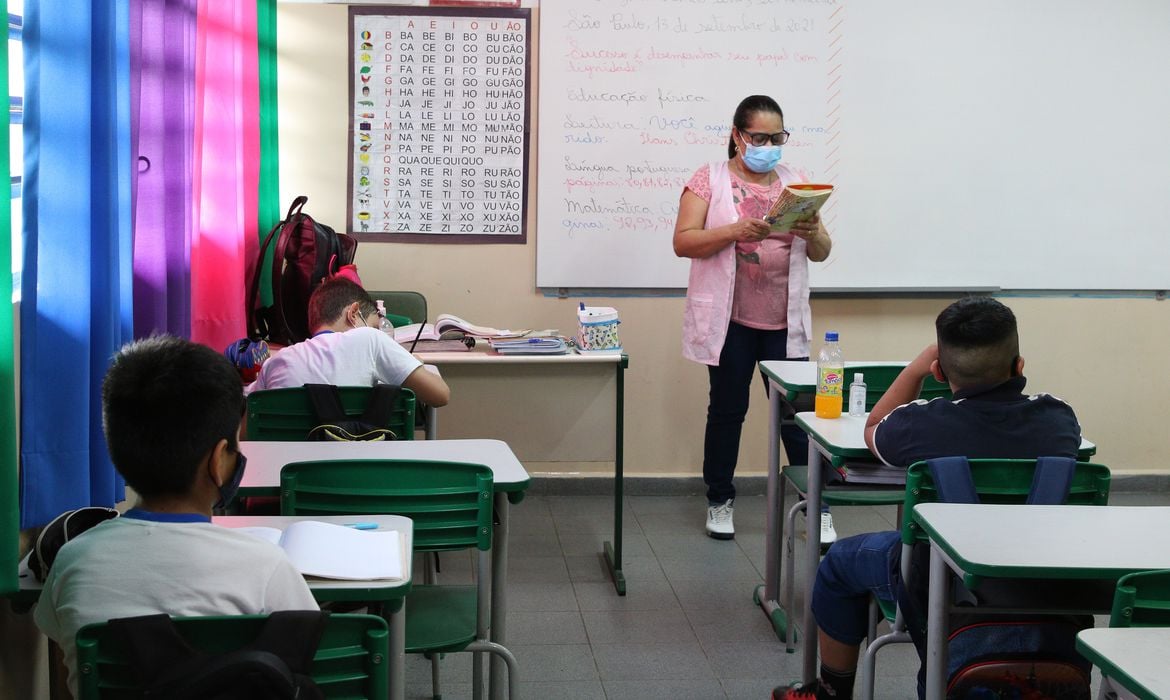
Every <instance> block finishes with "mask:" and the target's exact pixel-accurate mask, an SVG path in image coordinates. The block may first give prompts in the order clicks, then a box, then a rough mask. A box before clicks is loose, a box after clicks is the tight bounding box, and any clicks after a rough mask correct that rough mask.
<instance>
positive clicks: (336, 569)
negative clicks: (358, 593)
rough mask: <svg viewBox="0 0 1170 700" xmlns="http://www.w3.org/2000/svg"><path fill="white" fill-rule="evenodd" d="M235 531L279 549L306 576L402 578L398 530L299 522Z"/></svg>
mask: <svg viewBox="0 0 1170 700" xmlns="http://www.w3.org/2000/svg"><path fill="white" fill-rule="evenodd" d="M236 530H238V531H239V532H246V533H248V534H249V535H253V536H255V537H259V538H260V539H263V540H268V541H269V542H271V543H273V544H275V545H276V546H278V547H280V548H281V549H283V550H284V552H285V554H286V555H287V556H288V559H289V561H290V562H292V565H293V566H294V567H296V569H297V571H300V572H301V573H302V574H304V575H305V576H317V577H320V578H332V579H342V580H348V581H364V580H371V579H387V580H403V579H404V578H405V571H406V556H405V555H406V552H405V543H404V541H403V540H404V538H403V535H402V533H401V532H399V531H397V530H355V529H354V528H351V527H346V526H344V525H334V524H332V523H323V522H319V521H316V520H299V521H297V522H295V523H292V524H290V525H289V526H288V527H286V528H285V529H284V530H279V529H277V528H274V527H240V528H236Z"/></svg>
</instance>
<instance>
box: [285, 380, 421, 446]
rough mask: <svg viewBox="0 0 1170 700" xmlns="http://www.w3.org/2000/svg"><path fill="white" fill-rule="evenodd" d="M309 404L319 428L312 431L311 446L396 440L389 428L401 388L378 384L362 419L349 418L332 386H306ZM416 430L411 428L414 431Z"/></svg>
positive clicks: (316, 427)
mask: <svg viewBox="0 0 1170 700" xmlns="http://www.w3.org/2000/svg"><path fill="white" fill-rule="evenodd" d="M305 390H306V391H308V392H309V400H310V401H312V403H313V413H314V414H316V417H317V425H316V426H315V427H314V428H313V429H312V430H310V431H309V435H308V438H309V440H310V441H312V442H327V441H330V440H336V441H342V442H352V441H372V440H394V439H396V438H397V436H396V435H395V434H394V431H393V430H390V429H389V428H387V427H386V426H387V425H389V424H390V417H391V415H392V414H393V412H394V402H395V401H397V399H398V392H399V391H400V390H401V387H397V386H391V385H389V384H376V385H374V388H373V390H372V391H371V392H370V399H369V402H368V403H367V404H366V407H365V410H363V411H362V415H361V416H360V417H359V418H356V419H354V418H350V417H349V416H347V415H346V414H345V408H344V407H343V406H342V404H341V391H340V390H339V389H338V388H337V387H336V386H334V385H332V384H306V385H305ZM413 428H414V426H408V429H413Z"/></svg>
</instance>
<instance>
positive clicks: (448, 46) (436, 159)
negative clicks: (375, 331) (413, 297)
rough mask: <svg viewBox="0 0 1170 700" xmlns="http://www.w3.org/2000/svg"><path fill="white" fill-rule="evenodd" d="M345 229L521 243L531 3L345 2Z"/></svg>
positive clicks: (423, 239) (386, 237)
mask: <svg viewBox="0 0 1170 700" xmlns="http://www.w3.org/2000/svg"><path fill="white" fill-rule="evenodd" d="M349 19H350V23H349V25H350V26H349V30H350V31H349V66H350V71H349V75H350V90H349V101H350V103H349V107H350V128H349V202H348V219H347V220H348V223H349V226H348V232H349V233H351V234H353V235H355V236H357V237H358V238H359V239H360V240H367V241H408V242H414V243H456V242H457V243H468V242H490V243H524V242H525V241H526V238H527V231H526V226H525V220H526V213H527V204H528V173H527V165H528V128H529V125H528V112H529V109H528V108H529V97H528V61H529V46H530V44H531V21H530V20H531V11H530V10H528V9H481V10H472V9H463V8H427V9H423V8H414V7H411V8H393V7H374V8H361V7H351V8H350V9H349Z"/></svg>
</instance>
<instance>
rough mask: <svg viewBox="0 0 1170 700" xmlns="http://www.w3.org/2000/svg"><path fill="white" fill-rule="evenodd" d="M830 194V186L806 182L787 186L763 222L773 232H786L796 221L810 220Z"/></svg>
mask: <svg viewBox="0 0 1170 700" xmlns="http://www.w3.org/2000/svg"><path fill="white" fill-rule="evenodd" d="M831 194H833V186H832V185H818V184H813V183H808V182H802V183H797V184H794V185H788V186H786V187H785V188H784V191H783V192H781V193H780V196H779V197H778V198H777V199H776V203H775V204H773V205H772V208H771V209H769V210H768V213H767V214H766V215H764V221H767V222H768V224H769V225H770V226H771V227H772V230H773V231H788V230H790V229H791V228H792V225H793V224H794V223H796V222H797V221H805V220H807V219H811V218H812V217H813V215H815V214H816V213H817V212H818V211H820V210H821V207H822V206H823V205H824V203H825V200H827V199H828V198H829V195H831Z"/></svg>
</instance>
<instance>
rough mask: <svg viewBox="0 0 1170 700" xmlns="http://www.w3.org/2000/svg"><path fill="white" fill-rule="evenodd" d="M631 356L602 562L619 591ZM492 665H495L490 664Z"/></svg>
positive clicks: (620, 387)
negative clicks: (610, 535) (610, 520)
mask: <svg viewBox="0 0 1170 700" xmlns="http://www.w3.org/2000/svg"><path fill="white" fill-rule="evenodd" d="M629 361H630V358H629V357H627V356H626V355H625V354H623V355H622V359H621V362H618V363H617V386H616V390H615V393H616V394H617V399H616V402H617V405H616V406H615V407H614V416H615V421H616V422H615V425H614V433H615V434H616V436H617V437H616V440H617V442H616V444H615V445H614V458H613V543H612V544H610V543H609V542H605V543H603V545H602V546H603V548H604V554H605V564H606V566H607V567H608V568H609V575H610V577H611V578H612V579H613V587H614V588H615V589H617V594H618V595H625V594H626V575H625V574H624V573H622V505H623V504H622V501H623V500H624V494H623V491H624V489H623V486H624V482H625V465H624V455H623V450H622V447H623V445H624V444H625V423H626V419H625V405H626V401H625V393H626V388H625V376H626V372H625V370H626V367H628V366H629ZM493 668H494V666H493Z"/></svg>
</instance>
